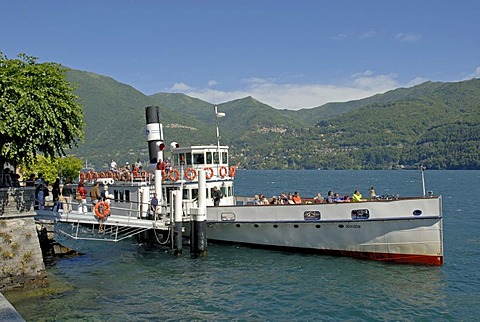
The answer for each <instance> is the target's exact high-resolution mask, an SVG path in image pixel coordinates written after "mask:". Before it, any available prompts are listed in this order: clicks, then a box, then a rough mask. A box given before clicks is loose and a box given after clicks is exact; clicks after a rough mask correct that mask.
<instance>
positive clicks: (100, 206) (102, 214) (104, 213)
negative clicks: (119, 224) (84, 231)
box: [94, 201, 110, 220]
mask: <svg viewBox="0 0 480 322" xmlns="http://www.w3.org/2000/svg"><path fill="white" fill-rule="evenodd" d="M94 209H95V215H96V216H97V217H98V219H100V220H103V219H107V217H108V216H110V206H109V204H108V203H106V202H105V201H100V202H99V203H97V204H96V205H95V207H94Z"/></svg>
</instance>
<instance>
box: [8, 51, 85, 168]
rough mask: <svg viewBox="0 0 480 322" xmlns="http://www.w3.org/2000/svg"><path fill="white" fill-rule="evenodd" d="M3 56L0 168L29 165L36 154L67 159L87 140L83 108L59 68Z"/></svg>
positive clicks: (23, 57)
mask: <svg viewBox="0 0 480 322" xmlns="http://www.w3.org/2000/svg"><path fill="white" fill-rule="evenodd" d="M18 57H19V59H8V58H7V57H6V56H5V55H3V53H0V166H2V165H3V164H4V163H6V162H8V163H10V164H21V163H24V164H25V163H28V162H30V161H31V160H32V159H33V158H34V157H35V156H36V155H37V153H40V154H43V155H45V156H55V155H64V154H65V153H64V151H65V149H69V148H71V147H72V146H74V145H76V144H77V141H76V140H77V139H81V138H82V137H83V127H84V123H83V119H82V108H81V106H80V105H79V104H78V103H77V98H78V97H77V96H76V95H74V94H73V90H74V89H73V87H72V86H71V85H70V84H69V83H68V82H67V81H66V80H65V72H66V69H65V68H63V67H61V66H60V65H58V64H56V63H41V64H39V63H36V58H33V57H29V56H26V55H23V54H21V55H19V56H18Z"/></svg>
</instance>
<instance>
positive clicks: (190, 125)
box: [67, 70, 480, 169]
mask: <svg viewBox="0 0 480 322" xmlns="http://www.w3.org/2000/svg"><path fill="white" fill-rule="evenodd" d="M67 75H68V79H69V80H70V81H73V82H75V83H77V84H78V88H77V91H76V94H77V95H79V97H81V99H82V103H83V106H84V114H85V120H86V124H87V126H86V140H85V143H84V144H81V145H79V147H78V148H76V149H72V150H71V152H72V153H73V154H74V155H75V156H77V157H79V158H83V159H84V160H86V159H87V156H88V161H89V162H90V163H93V164H94V165H95V167H97V168H100V169H101V168H106V167H108V162H109V160H110V159H111V158H113V159H115V160H116V161H117V163H119V164H123V163H124V162H126V161H130V162H132V161H134V160H136V159H137V157H139V158H140V159H141V160H142V161H146V160H148V150H147V142H146V138H145V131H144V129H145V110H144V108H145V107H146V106H149V105H157V106H159V107H160V116H161V122H162V124H163V125H164V134H165V143H166V145H167V146H169V143H170V142H172V141H176V142H178V143H180V145H181V146H188V145H215V144H216V136H215V122H216V119H215V117H214V113H213V106H212V104H209V103H207V102H203V101H201V100H198V99H195V98H191V97H188V96H186V95H184V94H172V93H158V94H155V95H151V96H146V95H144V94H142V93H140V92H139V91H136V90H135V89H133V88H132V87H130V86H128V85H125V84H120V83H118V82H116V81H115V80H113V79H111V78H108V77H104V76H99V75H95V74H92V73H86V72H81V71H75V70H70V71H69V72H68V73H67ZM218 110H219V111H221V112H225V113H226V117H224V118H221V119H220V120H219V121H218V125H219V129H220V134H221V141H220V142H221V144H222V145H228V146H229V147H230V163H231V164H236V165H239V166H240V167H243V168H248V169H390V168H395V167H397V166H399V165H402V166H405V167H407V168H413V167H417V166H418V165H419V164H420V163H422V164H425V165H426V166H428V167H429V168H435V169H480V161H479V158H480V157H479V155H480V154H479V153H478V151H479V147H480V128H479V127H480V116H479V115H480V80H478V79H473V80H469V81H464V82H458V83H440V82H426V83H424V84H421V85H418V86H414V87H411V88H400V89H396V90H392V91H389V92H387V93H384V94H381V95H375V96H372V97H369V98H366V99H362V100H357V101H351V102H346V103H329V104H325V105H323V106H320V107H316V108H311V109H302V110H298V111H287V110H277V109H274V108H272V107H270V106H268V105H266V104H263V103H261V102H259V101H257V100H255V99H254V98H252V97H246V98H243V99H238V100H234V101H231V102H226V103H223V104H219V105H218ZM166 151H167V156H168V149H167V150H166Z"/></svg>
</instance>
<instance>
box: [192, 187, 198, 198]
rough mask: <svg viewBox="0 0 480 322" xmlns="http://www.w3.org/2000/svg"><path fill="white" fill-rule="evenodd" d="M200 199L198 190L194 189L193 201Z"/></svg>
mask: <svg viewBox="0 0 480 322" xmlns="http://www.w3.org/2000/svg"><path fill="white" fill-rule="evenodd" d="M197 198H198V189H192V199H197Z"/></svg>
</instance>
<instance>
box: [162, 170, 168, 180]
mask: <svg viewBox="0 0 480 322" xmlns="http://www.w3.org/2000/svg"><path fill="white" fill-rule="evenodd" d="M165 180H167V171H165V170H162V181H165Z"/></svg>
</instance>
